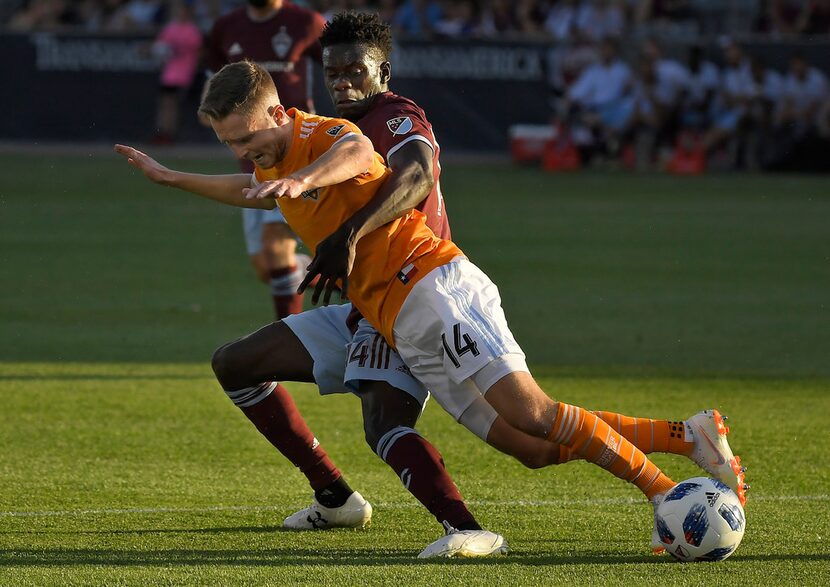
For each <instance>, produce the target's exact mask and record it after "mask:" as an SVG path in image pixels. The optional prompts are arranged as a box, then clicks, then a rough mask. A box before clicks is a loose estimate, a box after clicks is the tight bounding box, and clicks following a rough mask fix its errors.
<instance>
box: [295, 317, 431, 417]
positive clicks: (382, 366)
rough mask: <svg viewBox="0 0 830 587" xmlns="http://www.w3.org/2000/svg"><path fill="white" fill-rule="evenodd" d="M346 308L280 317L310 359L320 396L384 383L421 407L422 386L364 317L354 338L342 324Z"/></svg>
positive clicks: (427, 396) (344, 321)
mask: <svg viewBox="0 0 830 587" xmlns="http://www.w3.org/2000/svg"><path fill="white" fill-rule="evenodd" d="M351 309H352V305H351V304H343V305H332V306H323V307H320V308H315V309H313V310H307V311H305V312H302V313H300V314H292V315H291V316H286V317H285V318H283V320H282V321H283V322H284V323H285V325H286V326H288V327H289V328H290V329H291V331H292V332H293V333H294V334H296V335H297V338H299V339H300V342H301V343H302V344H303V346H304V347H305V348H306V350H307V351H308V352H309V354H310V355H311V358H312V359H313V360H314V381H315V382H316V383H317V386H318V387H319V388H320V394H321V395H327V394H330V393H349V392H357V391H359V385H360V381H385V382H386V383H388V384H389V385H391V386H393V387H396V388H398V389H400V390H402V391H405V392H406V393H408V394H409V395H411V396H412V397H413V398H415V399H416V400H417V401H418V403H420V404H421V406H422V407H423V405H424V404H425V403H426V401H427V399H428V398H429V393H428V392H427V390H426V388H424V386H423V385H422V384H421V383H420V382H419V381H418V380H417V379H415V378H414V377H413V376H412V374H411V373H410V372H409V369H408V368H407V366H406V365H404V363H403V361H402V360H401V357H400V355H399V354H398V353H396V352H395V350H394V349H392V348H390V347H389V346H388V345H387V344H386V341H385V340H384V339H383V336H381V335H380V334H379V333H378V331H377V330H375V329H374V327H373V326H372V325H371V324H369V322H368V321H367V320H366V319H363V320H361V321H360V322H359V323H358V327H357V332H355V334H354V336H352V333H351V332H350V331H349V329H348V327H347V326H346V318H347V317H348V315H349V312H351Z"/></svg>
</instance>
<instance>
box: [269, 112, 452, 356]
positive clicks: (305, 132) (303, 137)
mask: <svg viewBox="0 0 830 587" xmlns="http://www.w3.org/2000/svg"><path fill="white" fill-rule="evenodd" d="M288 115H289V116H291V117H292V118H293V119H294V134H293V137H292V140H291V145H290V147H289V148H288V152H287V153H286V154H285V157H283V160H282V161H280V162H279V163H277V165H275V166H274V167H272V168H270V169H260V168H259V167H257V169H256V171H255V174H256V179H257V181H259V182H263V181H267V180H270V179H278V178H281V177H285V176H287V175H290V174H291V173H294V172H295V171H297V170H299V169H302V168H303V167H306V166H307V165H309V164H311V163H312V162H313V161H315V160H316V159H317V158H318V157H320V156H321V155H322V154H323V153H325V152H326V151H328V150H329V149H330V148H331V146H332V145H333V144H334V143H336V142H337V141H339V140H340V139H342V138H343V137H345V136H346V135H348V134H351V133H355V134H362V133H361V132H360V129H358V127H357V126H355V125H354V124H352V123H351V122H349V121H347V120H342V119H339V118H327V117H325V116H316V115H314V114H308V113H306V112H302V111H300V110H296V109H293V108H292V109H290V110H289V111H288ZM389 173H390V171H389V169H388V168H387V167H386V166H385V165H384V164H383V158H382V157H381V156H380V155H378V154H377V153H375V159H374V162H373V164H372V167H371V169H369V170H368V171H367V172H365V173H363V174H361V175H359V176H357V177H354V178H352V179H350V180H347V181H344V182H343V183H339V184H337V185H332V186H327V187H323V188H318V189H316V190H310V191H309V192H306V193H304V194H303V195H302V197H300V198H278V200H277V203H278V204H279V207H280V210H281V211H282V213H283V215H284V216H285V219H286V220H287V221H288V224H289V226H291V228H292V229H293V230H294V232H295V233H296V234H297V236H299V237H300V238H301V239H302V241H303V242H304V243H305V244H306V245H307V246H308V247H309V248H310V249H311V251H312V253H313V252H314V250H315V249H316V248H317V244H318V243H319V242H320V241H321V240H323V239H324V238H326V237H327V236H329V235H330V234H332V233H333V232H334V231H335V230H336V229H337V228H339V227H340V225H341V224H343V222H345V221H346V220H347V219H348V218H350V217H351V216H352V215H353V214H354V213H355V212H356V211H357V210H359V209H360V208H362V207H363V206H365V205H366V204H367V203H368V202H369V201H370V200H371V199H372V198H373V197H374V195H375V192H377V190H378V188H380V186H381V184H382V183H383V181H384V180H385V178H386V176H387V175H388V174H389ZM425 218H426V217H425V216H424V214H423V213H421V212H418V211H417V210H413V211H411V212H409V213H408V214H407V215H405V216H402V217H401V218H398V219H396V220H393V221H392V222H390V223H389V224H386V225H384V226H381V227H380V228H378V229H377V230H374V231H372V232H370V233H369V234H367V235H366V236H364V237H363V238H362V239H360V240H359V241H358V243H357V249H356V256H355V263H354V268H353V269H352V272H351V274H350V275H349V299H350V300H351V301H352V303H353V304H354V305H355V307H356V308H357V309H358V310H360V313H361V314H363V316H364V317H365V318H366V319H367V320H368V321H369V322H370V323H371V324H372V325H373V326H374V327H375V328H376V329H377V330H378V332H380V333H381V334H382V335H383V336H384V337H385V338H386V340H387V342H388V343H389V344H390V345H391V346H394V344H395V341H394V336H393V335H392V327H393V326H394V324H395V319H396V318H397V317H398V312H399V310H400V309H401V306H402V305H403V302H404V300H405V299H406V296H407V295H409V292H410V291H411V289H412V286H413V285H414V284H415V283H417V282H418V280H419V279H420V278H422V277H423V276H424V275H426V274H427V273H429V272H430V271H432V270H433V269H435V268H436V267H440V266H441V265H444V264H445V263H448V262H449V261H451V260H452V259H454V258H455V257H458V256H460V255H463V253H462V252H461V250H460V249H459V248H458V247H457V246H456V245H455V244H454V243H453V242H452V241H447V240H441V239H440V238H438V237H437V236H435V234H434V233H433V232H432V231H431V230H430V229H429V228H427V225H426V221H425Z"/></svg>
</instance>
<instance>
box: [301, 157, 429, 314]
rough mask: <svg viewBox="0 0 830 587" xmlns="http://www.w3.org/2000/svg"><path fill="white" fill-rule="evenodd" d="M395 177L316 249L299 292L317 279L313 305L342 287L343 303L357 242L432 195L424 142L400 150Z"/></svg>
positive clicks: (393, 165)
mask: <svg viewBox="0 0 830 587" xmlns="http://www.w3.org/2000/svg"><path fill="white" fill-rule="evenodd" d="M389 163H390V164H391V165H392V174H391V175H389V176H388V177H387V178H386V180H385V181H384V182H383V185H381V187H380V189H378V191H377V193H376V194H375V196H374V197H373V198H372V199H371V200H370V201H369V203H367V204H366V205H365V206H364V207H363V208H361V209H360V210H358V211H357V212H355V213H354V215H352V217H351V218H349V219H348V220H346V221H345V222H344V223H343V224H342V225H341V226H340V228H338V229H337V230H336V231H334V232H333V233H332V234H331V235H329V236H328V237H326V238H325V239H323V240H322V241H321V242H320V244H318V245H317V249H316V254H315V256H314V260H313V261H312V263H311V265H309V266H308V272H307V273H306V276H305V278H304V279H303V281H302V283H300V287H299V289H298V291H299V292H303V291H305V289H306V287H308V284H309V283H311V282H312V280H314V278H315V277H318V276H319V277H318V279H317V285H316V287H315V289H314V294H313V295H312V298H311V301H312V302H313V303H315V304H316V303H317V300H318V299H319V298H320V294H321V293H324V295H323V302H324V303H326V304H328V303H329V300H330V299H331V294H332V293H333V292H334V291H335V290H336V289H337V284H338V282H339V283H340V284H341V287H340V290H341V295H340V297H341V299H342V298H344V297H346V296H347V295H348V287H349V285H348V276H349V273H351V271H352V267H353V266H354V258H355V247H356V246H357V241H359V240H360V239H361V238H362V237H363V236H365V235H367V234H369V233H370V232H372V231H373V230H375V229H376V228H379V227H381V226H383V225H384V224H387V223H389V222H391V221H393V220H395V219H396V218H398V217H400V216H402V215H404V214H406V213H407V212H408V211H409V210H411V209H413V208H414V207H415V206H417V205H418V204H420V203H421V202H422V201H423V200H424V198H426V197H427V196H428V195H429V192H430V190H432V186H433V183H434V179H433V174H432V149H431V148H430V147H429V146H428V145H427V144H425V143H424V142H422V141H411V142H409V143H407V144H406V145H404V146H403V147H402V148H401V149H399V150H398V151H397V152H396V153H395V155H394V158H393V159H391V160H390V162H389Z"/></svg>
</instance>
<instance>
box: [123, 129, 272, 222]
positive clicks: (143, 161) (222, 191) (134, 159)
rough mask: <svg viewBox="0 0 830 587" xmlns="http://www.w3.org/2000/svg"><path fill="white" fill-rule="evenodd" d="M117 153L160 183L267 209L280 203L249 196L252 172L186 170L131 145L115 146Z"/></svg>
mask: <svg viewBox="0 0 830 587" xmlns="http://www.w3.org/2000/svg"><path fill="white" fill-rule="evenodd" d="M115 152H116V153H118V154H119V155H122V156H123V157H125V158H126V159H127V163H129V164H130V165H132V166H133V167H135V168H137V169H139V170H140V171H141V172H142V173H143V174H144V175H145V176H146V177H147V179H149V180H150V181H152V182H154V183H157V184H159V185H164V186H168V187H175V188H178V189H180V190H184V191H186V192H191V193H193V194H196V195H199V196H202V197H205V198H209V199H211V200H216V201H217V202H221V203H223V204H228V205H229V206H238V207H242V208H267V209H271V208H274V207H275V206H276V202H275V201H274V200H273V199H264V200H249V199H247V198H246V197H245V194H244V192H243V190H245V189H246V188H248V187H250V185H251V175H250V174H247V173H237V174H232V175H205V174H201V173H185V172H183V171H176V170H175V169H170V168H169V167H165V166H164V165H162V164H161V163H159V162H158V161H156V160H155V159H153V158H152V157H150V156H149V155H147V154H146V153H142V152H141V151H139V150H138V149H135V148H133V147H130V146H128V145H115Z"/></svg>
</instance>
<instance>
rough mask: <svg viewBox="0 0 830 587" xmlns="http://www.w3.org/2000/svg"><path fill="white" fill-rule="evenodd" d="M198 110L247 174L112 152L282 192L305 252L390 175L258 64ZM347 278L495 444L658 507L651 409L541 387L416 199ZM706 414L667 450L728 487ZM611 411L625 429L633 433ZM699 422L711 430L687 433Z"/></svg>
mask: <svg viewBox="0 0 830 587" xmlns="http://www.w3.org/2000/svg"><path fill="white" fill-rule="evenodd" d="M200 110H201V112H202V113H203V114H204V115H206V116H207V117H209V118H210V120H211V124H212V126H213V129H214V131H215V132H216V134H217V137H218V138H219V139H220V140H221V141H222V142H223V143H224V144H226V145H227V146H228V147H229V148H230V149H231V150H232V151H233V152H234V154H236V155H237V156H238V157H239V158H245V159H248V160H250V161H252V162H254V164H255V165H256V167H257V169H256V172H255V175H254V177H253V178H252V177H251V176H249V175H245V174H238V175H224V176H208V175H200V174H190V173H183V172H178V171H174V170H170V169H168V168H166V167H164V166H162V165H160V164H159V163H157V162H156V161H154V160H153V159H152V158H150V157H148V156H147V155H145V154H143V153H141V152H139V151H136V150H135V149H132V148H130V147H126V146H123V145H117V146H116V150H117V151H118V152H119V153H120V154H122V155H124V156H126V157H127V158H128V160H129V162H130V163H131V164H132V165H134V166H136V167H138V168H139V169H141V170H142V171H143V172H144V174H145V175H146V176H147V177H148V178H149V179H151V180H152V181H155V182H157V183H160V184H163V185H169V186H173V187H177V188H180V189H183V190H186V191H190V192H193V193H196V194H199V195H201V196H204V197H207V198H211V199H214V200H217V201H220V202H223V203H226V204H230V205H235V206H243V207H262V208H272V207H274V206H275V205H276V204H277V201H278V202H279V206H280V208H281V209H282V211H283V213H284V215H285V217H286V219H287V220H288V221H289V223H290V224H291V226H292V228H293V229H294V230H295V231H296V232H297V234H298V235H299V236H300V238H302V239H303V240H304V241H305V242H306V243H307V244H308V245H309V246H310V247H311V248H312V250H314V249H315V247H316V246H317V244H318V243H319V242H321V240H322V239H324V238H325V237H326V236H328V235H329V234H331V233H332V232H333V231H334V230H335V229H337V228H338V227H339V226H340V225H341V224H342V223H343V222H344V221H345V220H346V219H347V218H349V216H350V215H351V214H352V213H353V212H354V211H355V210H357V209H360V208H361V207H363V206H364V205H366V204H367V203H368V202H369V201H370V200H371V199H372V198H373V197H374V196H375V195H376V193H377V192H378V190H379V189H380V188H381V186H382V185H383V182H384V180H385V178H386V177H387V175H388V174H389V170H388V169H387V168H386V167H385V166H384V165H383V163H382V160H381V158H380V157H379V155H377V154H376V153H375V152H374V151H373V149H372V145H371V143H370V142H369V141H368V140H367V139H366V138H365V137H363V136H362V135H361V134H360V131H359V130H358V128H357V127H356V126H354V125H353V124H351V123H349V122H348V121H345V120H340V119H331V118H324V117H318V116H314V115H309V114H306V113H303V112H301V111H297V110H293V109H292V110H289V111H287V112H286V111H285V109H284V107H283V106H282V105H281V104H280V102H279V97H278V95H277V92H276V89H275V88H274V85H273V82H271V81H270V78H269V77H268V75H267V73H266V72H265V71H264V70H262V69H261V68H259V67H258V66H256V65H255V64H251V63H237V64H232V65H228V66H226V67H224V68H223V69H222V70H221V71H220V72H219V73H218V74H217V75H216V76H215V77H214V78H213V79H212V80H211V83H210V87H209V89H208V92H207V94H206V95H205V98H204V100H203V102H202V105H201V107H200ZM342 288H343V290H344V292H347V293H348V295H349V298H350V299H351V301H352V303H353V304H354V305H355V307H357V308H358V309H359V310H360V311H361V313H362V314H363V316H364V317H366V318H367V319H368V320H369V321H370V322H371V323H372V325H373V326H374V327H375V328H376V329H377V330H378V331H379V332H380V333H381V334H382V335H383V337H384V338H385V340H386V342H387V343H388V344H389V345H390V346H392V347H394V348H396V349H397V351H398V352H399V353H400V355H401V357H402V358H403V360H404V362H405V363H406V365H407V366H408V367H409V368H410V370H411V372H412V373H413V375H415V376H416V377H417V378H418V379H419V380H420V381H421V382H422V383H423V384H424V385H425V386H426V387H427V388H428V389H429V390H430V391H431V392H432V394H433V395H434V396H435V398H436V401H438V402H439V404H441V406H442V407H443V408H444V409H445V410H446V411H447V412H449V413H450V414H451V415H452V416H453V417H454V418H455V419H456V420H457V421H459V422H460V423H461V424H463V425H464V426H466V427H467V428H468V429H469V430H470V431H472V432H473V433H474V434H476V435H478V436H479V437H480V438H482V439H483V440H485V441H487V442H488V443H489V444H491V445H492V446H494V447H495V448H497V449H499V450H502V451H503V452H506V453H508V454H517V453H522V452H523V450H524V449H523V447H521V446H517V444H521V443H524V442H525V439H526V438H527V435H530V436H532V437H535V439H536V442H538V441H539V440H541V441H543V442H546V443H549V444H550V445H553V446H555V447H556V449H557V450H558V453H559V454H560V455H561V458H560V459H557V460H560V461H563V462H564V461H566V460H570V458H571V457H572V456H576V457H577V458H581V459H585V460H588V461H590V462H593V463H595V464H597V465H599V466H600V467H602V468H604V469H606V470H608V471H609V472H611V473H612V474H614V475H616V476H617V477H619V478H621V479H623V480H625V481H628V482H630V483H632V484H634V485H635V486H636V487H637V488H638V489H640V490H641V491H642V492H643V493H644V494H645V496H646V497H647V498H648V499H649V500H650V501H651V502H652V503H653V504H655V505H656V504H658V503H659V502H660V501H661V499H662V496H663V495H664V494H665V493H666V492H667V491H668V490H669V489H670V488H671V487H673V485H674V482H673V481H672V480H671V479H669V478H668V477H667V476H666V475H665V474H663V472H662V471H660V469H658V468H657V467H656V466H655V465H654V464H653V463H652V462H651V461H649V459H648V458H647V457H646V456H645V454H644V452H643V450H641V448H638V446H637V445H638V444H639V441H638V439H637V433H636V430H637V429H638V427H640V428H641V429H643V428H646V425H647V424H648V423H650V422H651V421H649V420H644V419H637V418H635V419H632V418H625V417H622V416H617V415H613V414H606V415H605V416H604V417H599V416H598V415H597V414H595V413H592V412H589V411H587V410H585V409H583V408H581V407H579V406H574V405H569V404H566V403H564V402H561V401H555V400H553V399H551V398H549V397H548V396H547V395H546V394H545V393H544V392H543V391H542V390H541V389H540V388H539V386H538V384H537V383H536V382H535V380H534V379H533V377H532V376H531V375H530V372H529V370H528V368H527V365H526V363H525V360H524V354H523V352H522V350H521V348H520V347H519V345H518V344H517V343H516V341H515V340H514V338H513V336H512V334H511V333H510V330H509V328H508V326H507V322H506V319H505V317H504V313H503V311H502V309H501V301H500V298H499V294H498V291H497V289H496V287H495V285H494V284H493V283H492V282H491V281H490V280H489V278H488V277H487V276H486V275H485V274H484V273H483V272H481V271H480V270H479V269H478V268H477V267H476V266H475V265H473V264H472V263H470V262H469V261H468V260H467V259H466V258H465V257H464V255H463V253H462V252H461V250H460V249H459V248H458V247H457V246H456V245H455V244H453V243H452V242H451V241H448V240H442V239H439V238H438V237H436V236H435V235H434V234H433V233H432V232H431V231H430V230H429V229H428V228H427V227H426V224H425V222H424V217H423V214H422V213H420V212H417V211H411V212H409V213H407V214H405V215H403V216H401V217H399V218H397V219H395V220H393V221H391V222H389V223H387V224H384V225H382V226H380V227H378V228H376V229H375V230H373V231H371V232H368V233H367V234H365V235H364V236H362V238H360V239H359V240H358V241H357V243H356V245H355V257H354V265H353V267H352V269H351V271H350V272H348V281H346V280H343V282H342ZM251 336H252V337H256V336H257V333H254V334H253V335H251ZM223 348H224V347H223ZM226 352H230V354H233V351H232V349H226ZM274 352H275V354H278V352H279V349H274ZM215 366H216V365H215ZM220 370H221V369H220ZM220 370H217V376H218V377H219V378H220V380H223V381H222V383H223V386H224V387H225V389H229V387H228V386H229V385H230V384H231V383H232V382H231V378H232V377H233V376H235V377H237V378H238V380H239V383H240V385H239V387H238V388H236V389H235V390H233V391H229V392H228V394H229V395H233V396H240V397H241V396H245V397H256V396H257V395H259V394H267V393H268V389H269V387H270V386H271V385H273V382H272V381H270V379H269V378H268V377H267V375H265V373H267V365H265V366H262V367H261V370H262V373H263V377H262V381H261V383H259V384H258V385H253V386H251V385H249V384H248V382H247V381H245V377H244V374H241V373H239V372H238V371H234V370H233V369H231V370H229V373H227V374H226V373H220ZM231 389H233V388H232V387H231ZM700 416H701V418H700V419H699V423H700V425H699V426H697V428H695V427H694V426H693V425H685V424H684V426H683V427H684V436H683V437H682V438H676V439H675V441H676V442H675V443H674V444H675V445H676V446H675V450H677V451H678V452H680V451H688V452H689V453H692V452H696V454H695V457H698V456H701V457H705V458H701V460H702V461H703V462H702V463H699V464H701V466H703V467H704V468H705V469H706V470H707V471H709V472H711V473H712V474H714V475H716V476H718V477H720V478H721V479H722V480H724V481H726V482H728V483H730V484H731V485H733V487H734V486H735V485H737V483H738V481H739V477H740V476H739V474H738V470H736V467H735V465H736V463H735V459H734V457H733V456H732V453H731V450H729V447H728V444H727V443H726V438H725V429H724V428H723V425H722V421H721V419H720V417H719V415H718V414H717V413H716V412H711V411H709V412H704V413H703V414H701V415H700ZM606 419H609V420H612V421H615V422H616V423H617V426H616V427H617V428H619V429H620V430H622V429H623V428H625V429H626V430H627V431H628V433H629V435H632V432H633V434H634V442H632V441H631V440H629V438H626V436H624V435H623V434H621V432H620V431H618V430H617V429H615V427H612V426H609V424H608V423H607V422H606ZM692 420H694V418H693V419H691V420H690V423H691V422H692ZM695 425H697V424H695ZM632 428H633V431H632V430H631V429H632ZM669 434H670V433H669V432H668V431H666V435H667V436H668V435H669ZM699 434H700V435H702V436H705V437H706V438H707V440H708V442H702V441H701V442H696V441H695V440H694V438H691V437H692V436H697V435H699ZM653 438H654V437H653V436H652V440H653ZM635 443H636V444H635ZM684 443H685V445H684V446H677V445H683V444H684ZM670 444H671V443H670ZM689 445H691V446H689ZM669 448H671V447H669ZM697 452H699V454H697ZM741 480H742V479H741ZM653 544H654V542H653Z"/></svg>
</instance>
